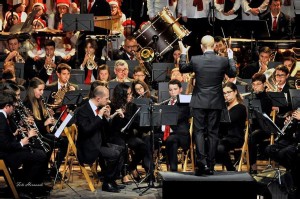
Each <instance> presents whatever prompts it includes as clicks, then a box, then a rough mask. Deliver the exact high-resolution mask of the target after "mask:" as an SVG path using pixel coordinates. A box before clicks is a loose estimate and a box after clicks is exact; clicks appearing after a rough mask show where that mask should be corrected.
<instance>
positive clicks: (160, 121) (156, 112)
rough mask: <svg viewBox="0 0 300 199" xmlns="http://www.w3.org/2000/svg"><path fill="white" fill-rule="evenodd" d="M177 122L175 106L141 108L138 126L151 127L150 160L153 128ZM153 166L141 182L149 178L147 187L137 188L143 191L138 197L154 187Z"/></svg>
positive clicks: (152, 146)
mask: <svg viewBox="0 0 300 199" xmlns="http://www.w3.org/2000/svg"><path fill="white" fill-rule="evenodd" d="M177 120H178V107H177V106H168V105H153V103H151V104H150V105H149V106H141V109H140V126H150V127H151V133H150V136H151V139H150V140H151V141H150V146H151V148H150V151H151V159H152V160H153V154H154V126H161V125H176V124H177ZM153 172H154V169H153V166H152V164H151V163H150V169H149V173H148V174H147V175H146V177H145V178H144V179H143V180H142V181H141V182H143V181H144V180H145V179H146V178H148V177H149V183H148V186H147V187H138V189H143V188H145V190H143V191H142V192H141V193H140V194H139V195H140V196H141V195H143V194H144V193H145V192H146V191H147V190H149V189H150V188H153V187H155V186H154V179H153Z"/></svg>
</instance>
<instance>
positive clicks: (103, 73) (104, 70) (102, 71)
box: [97, 64, 110, 82]
mask: <svg viewBox="0 0 300 199" xmlns="http://www.w3.org/2000/svg"><path fill="white" fill-rule="evenodd" d="M97 80H101V81H106V82H109V81H110V70H109V66H108V65H106V64H102V65H101V66H99V67H98V78H97Z"/></svg>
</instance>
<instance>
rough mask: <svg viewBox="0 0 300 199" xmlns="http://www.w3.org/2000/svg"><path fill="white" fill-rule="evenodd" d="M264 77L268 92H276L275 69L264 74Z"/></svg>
mask: <svg viewBox="0 0 300 199" xmlns="http://www.w3.org/2000/svg"><path fill="white" fill-rule="evenodd" d="M264 75H265V76H266V85H267V87H268V91H269V92H278V89H277V82H276V79H275V69H274V68H271V69H268V70H266V71H265V72H264Z"/></svg>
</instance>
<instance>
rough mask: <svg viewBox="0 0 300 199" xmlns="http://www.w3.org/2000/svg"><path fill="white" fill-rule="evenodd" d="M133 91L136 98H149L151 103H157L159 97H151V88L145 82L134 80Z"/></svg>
mask: <svg viewBox="0 0 300 199" xmlns="http://www.w3.org/2000/svg"><path fill="white" fill-rule="evenodd" d="M131 90H132V96H133V97H134V98H149V99H150V101H151V102H154V103H156V102H157V97H155V96H152V95H151V92H150V89H149V86H148V85H147V84H146V83H145V82H144V81H141V80H134V81H133V82H132V84H131Z"/></svg>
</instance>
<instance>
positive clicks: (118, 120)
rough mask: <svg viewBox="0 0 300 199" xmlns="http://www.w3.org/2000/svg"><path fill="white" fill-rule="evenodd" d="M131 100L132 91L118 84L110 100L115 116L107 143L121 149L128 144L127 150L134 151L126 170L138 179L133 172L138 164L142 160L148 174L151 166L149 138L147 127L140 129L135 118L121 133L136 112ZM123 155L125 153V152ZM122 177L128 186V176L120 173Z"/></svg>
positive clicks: (123, 84)
mask: <svg viewBox="0 0 300 199" xmlns="http://www.w3.org/2000/svg"><path fill="white" fill-rule="evenodd" d="M132 99H133V97H132V91H131V88H130V87H129V86H128V85H127V84H125V83H120V84H118V85H117V86H116V87H115V88H114V92H113V96H112V100H111V111H112V113H114V115H115V114H116V115H115V116H114V117H113V118H112V122H111V127H110V129H111V133H110V135H109V139H108V140H109V141H108V142H110V143H113V144H117V145H119V146H121V147H122V148H123V149H126V144H128V148H129V149H131V150H133V151H134V154H133V155H132V157H131V158H132V161H131V162H129V165H128V168H127V170H128V172H129V173H132V174H133V176H135V177H137V178H138V175H137V173H136V172H135V171H136V169H137V165H138V163H139V162H140V161H141V160H142V166H143V167H144V169H145V171H146V172H148V171H150V167H151V166H152V161H151V158H150V157H151V151H150V136H149V134H147V133H148V130H149V129H148V128H147V127H140V126H139V119H138V118H137V117H136V118H135V119H134V120H133V123H132V124H131V125H130V127H129V128H128V129H125V131H124V132H122V131H121V129H122V128H123V127H125V126H126V124H127V123H128V122H129V120H130V119H131V117H132V116H133V115H134V113H135V112H136V111H137V105H136V104H134V103H132ZM125 153H127V151H126V152H125ZM125 155H127V154H125ZM126 159H127V158H126ZM126 159H125V160H126ZM122 175H123V179H122V181H123V183H124V184H128V183H129V182H130V181H129V179H128V176H126V175H127V173H122Z"/></svg>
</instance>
